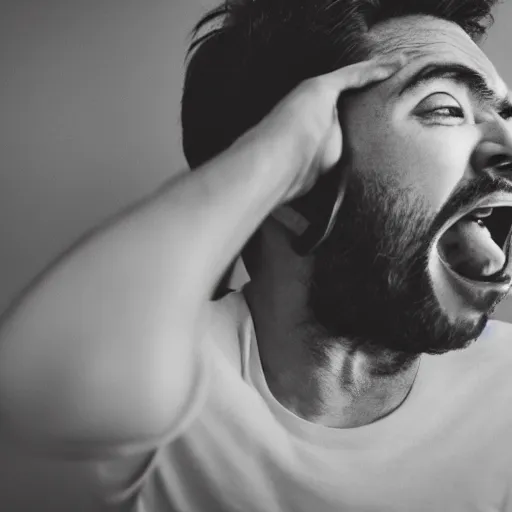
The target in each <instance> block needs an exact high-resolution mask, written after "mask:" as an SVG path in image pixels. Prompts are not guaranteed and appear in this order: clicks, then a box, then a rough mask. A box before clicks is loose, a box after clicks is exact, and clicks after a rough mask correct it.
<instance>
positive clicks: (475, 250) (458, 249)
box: [437, 194, 512, 284]
mask: <svg viewBox="0 0 512 512" xmlns="http://www.w3.org/2000/svg"><path fill="white" fill-rule="evenodd" d="M511 228H512V197H511V196H510V195H507V196H504V195H503V194H500V196H496V195H495V196H494V197H491V198H487V199H486V200H484V201H481V202H480V203H479V204H477V205H476V206H474V207H473V208H472V209H470V210H468V211H466V212H463V213H462V214H461V215H460V216H458V218H456V219H455V220H454V221H452V223H451V224H449V225H448V226H447V227H446V228H445V230H444V231H443V232H442V233H441V235H440V238H439V240H438V243H437V252H438V254H439V257H440V259H441V261H442V262H443V263H444V264H445V266H447V267H448V268H449V269H450V270H451V271H452V272H454V273H455V274H457V275H458V276H459V277H462V278H463V279H464V280H466V281H467V280H469V281H471V282H473V283H495V284H499V283H508V282H510V281H511V280H512V254H511V253H512V243H511V238H512V229H511Z"/></svg>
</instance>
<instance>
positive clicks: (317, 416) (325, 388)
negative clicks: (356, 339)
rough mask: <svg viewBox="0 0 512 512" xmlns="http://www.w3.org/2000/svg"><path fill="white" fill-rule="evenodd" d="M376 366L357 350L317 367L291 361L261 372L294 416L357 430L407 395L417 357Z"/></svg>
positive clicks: (339, 353) (335, 355) (334, 356)
mask: <svg viewBox="0 0 512 512" xmlns="http://www.w3.org/2000/svg"><path fill="white" fill-rule="evenodd" d="M373 357H374V358H375V361H377V360H378V362H379V368H378V370H376V368H375V365H374V364H372V363H373V362H374V361H373V358H369V357H368V356H367V355H366V354H362V353H361V352H353V353H351V354H347V353H346V352H345V351H343V350H341V351H336V353H331V354H329V357H328V362H327V363H326V364H323V365H321V366H318V365H315V366H314V367H312V366H311V362H310V363H309V365H307V366H302V371H301V369H300V368H301V366H300V365H297V364H295V365H294V370H293V371H292V372H290V371H288V372H285V373H277V374H276V373H275V372H272V371H271V370H270V368H269V367H268V366H267V368H265V366H266V365H263V366H264V373H265V378H266V381H267V384H268V386H269V389H270V391H271V392H272V394H273V395H274V397H275V398H276V399H277V400H278V401H279V402H280V403H281V405H283V406H284V407H285V408H287V409H288V410H290V411H291V412H293V413H294V414H295V415H296V416H298V417H300V418H302V419H304V420H306V421H310V422H312V423H317V424H320V425H324V426H327V427H332V428H355V427H360V426H364V425H368V424H370V423H373V422H375V421H377V420H379V419H382V418H384V417H385V416H388V415H389V414H391V413H392V412H393V411H395V410H396V409H397V408H399V407H400V406H401V405H402V404H403V402H404V401H405V399H406V398H407V396H408V394H409V392H410V390H411V388H412V386H413V383H414V380H415V377H416V374H417V371H418V367H419V357H418V358H415V359H414V360H413V361H411V360H409V361H408V362H407V364H406V365H403V366H402V367H401V368H400V369H397V368H394V369H393V371H387V372H385V371H383V368H382V360H383V358H382V357H379V356H373Z"/></svg>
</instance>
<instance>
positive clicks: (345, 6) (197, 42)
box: [181, 0, 496, 169]
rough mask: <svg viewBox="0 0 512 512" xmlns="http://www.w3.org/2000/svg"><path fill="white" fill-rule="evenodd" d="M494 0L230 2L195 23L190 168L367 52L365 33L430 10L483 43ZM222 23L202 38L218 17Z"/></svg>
mask: <svg viewBox="0 0 512 512" xmlns="http://www.w3.org/2000/svg"><path fill="white" fill-rule="evenodd" d="M495 3H496V0H227V1H225V2H224V3H223V4H222V5H221V6H219V7H218V8H216V9H214V10H212V11H210V12H209V13H208V14H206V15H205V16H204V17H203V18H202V19H201V20H200V21H199V23H198V24H197V25H196V27H195V29H194V31H193V35H194V40H193V42H192V44H191V46H190V48H189V53H188V55H189V57H190V60H189V62H188V66H187V70H186V76H185V84H184V92H183V99H182V111H181V121H182V129H183V150H184V153H185V157H186V158H187V161H188V163H189V165H190V167H191V168H192V169H193V168H195V167H198V166H199V165H201V164H202V163H204V162H205V161H207V160H209V159H210V158H212V157H214V156H215V155H217V154H218V153H220V152H222V151H223V150H225V149H226V148H227V147H229V146H230V145H231V144H232V143H233V142H234V141H235V140H236V139H237V138H238V137H239V136H240V135H242V134H243V133H244V132H245V131H247V130H248V129H249V128H250V127H252V126H253V125H255V124H256V123H257V122H258V121H259V120H261V119H262V118H263V117H264V116H265V115H266V114H267V113H268V112H269V111H270V110H271V109H272V107H273V106H274V105H275V104H276V103H277V102H278V101H279V100H280V99H281V98H283V97H284V96H285V95H286V94H287V93H288V92H289V91H290V90H291V89H293V88H294V87H295V86H296V85H298V83H299V82H301V81H302V80H305V79H306V78H309V77H312V76H315V75H320V74H323V73H327V72H329V71H332V70H334V69H336V68H340V67H342V66H346V65H349V64H351V63H354V62H356V61H358V60H362V59H364V58H367V57H368V53H369V48H368V45H367V41H366V38H365V35H366V33H367V32H368V30H369V29H370V28H371V27H372V26H373V25H375V24H376V23H378V22H380V21H384V20H387V19H390V18H395V17H400V16H405V15H414V14H425V15H431V16H435V17H438V18H442V19H445V20H448V21H451V22H454V23H456V24H458V25H459V26H460V27H461V28H462V29H463V30H465V31H466V32H467V33H468V34H469V35H470V36H471V37H472V38H473V40H475V41H477V42H478V41H479V40H480V38H481V37H482V36H483V35H484V34H485V32H486V30H487V27H488V26H489V25H490V24H491V23H492V16H491V13H490V11H491V8H492V7H493V6H494V4H495ZM216 21H217V22H220V26H216V27H214V28H212V29H211V30H210V31H209V32H207V33H206V34H204V35H202V36H201V37H198V34H199V32H200V31H201V30H202V29H204V28H206V27H207V26H208V25H210V24H211V23H214V22H216Z"/></svg>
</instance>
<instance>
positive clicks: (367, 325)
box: [305, 171, 503, 373]
mask: <svg viewBox="0 0 512 512" xmlns="http://www.w3.org/2000/svg"><path fill="white" fill-rule="evenodd" d="M502 188H503V187H500V186H499V184H497V182H496V181H495V180H493V179H491V178H490V177H488V176H483V177H481V178H479V179H478V180H475V181H474V182H473V183H471V184H469V185H466V186H465V188H463V189H462V188H461V189H460V190H458V191H456V193H454V194H453V197H452V199H451V200H450V201H449V202H447V204H446V205H445V207H444V208H443V210H442V211H441V212H440V213H439V214H438V215H433V214H432V211H431V209H430V208H429V207H428V205H427V204H426V203H425V200H424V199H422V198H421V197H419V195H418V192H416V193H414V191H412V190H410V189H403V187H402V189H400V187H399V186H398V185H397V184H396V183H391V180H387V182H386V181H385V180H379V179H378V178H375V177H373V176H372V177H370V178H369V177H367V176H364V182H363V175H362V173H358V172H354V171H352V172H351V175H350V180H349V183H348V187H347V191H346V195H345V199H344V202H343V204H342V206H341V208H340V211H339V213H338V216H337V221H336V225H335V226H334V229H333V231H332V233H331V235H330V236H329V238H328V239H327V240H326V241H325V242H324V243H323V245H321V246H320V247H319V248H318V249H317V252H316V253H315V257H314V262H313V268H312V273H311V276H310V280H309V283H308V287H309V295H308V309H309V311H310V313H311V318H308V320H307V321H306V322H305V324H307V325H309V326H312V325H314V326H315V328H317V329H318V328H320V331H321V333H322V339H323V340H335V341H333V343H342V344H344V346H346V348H347V349H349V350H362V351H364V352H366V353H370V354H379V355H380V356H381V357H382V358H383V366H382V369H381V371H382V372H383V373H390V372H393V371H398V369H399V368H403V367H404V366H406V365H407V363H412V362H413V361H414V360H415V359H416V358H417V356H418V355H420V354H422V353H427V354H442V353H445V352H448V351H452V350H457V349H462V348H466V347H467V346H469V345H470V344H471V342H472V341H474V340H475V339H477V338H478V337H479V336H480V335H481V334H482V332H483V330H484V329H485V327H486V324H487V322H488V320H489V314H490V312H488V313H485V312H483V313H482V315H481V316H479V317H478V319H477V320H475V319H474V318H473V319H470V318H467V317H464V316H463V315H461V316H460V318H458V319H457V320H456V321H454V320H450V318H449V316H448V314H447V312H446V311H444V310H443V309H442V308H441V306H440V304H439V301H438V300H437V298H436V295H435V292H434V287H433V285H432V281H431V276H430V273H429V270H428V262H429V258H430V256H431V255H432V251H434V250H436V247H435V246H434V244H433V242H434V239H435V237H436V235H437V234H438V233H439V230H440V229H441V227H442V226H443V225H444V223H445V222H447V221H448V220H449V219H450V218H451V217H452V216H453V215H454V214H456V213H457V212H458V211H459V210H460V208H461V207H462V206H464V205H467V204H470V203H471V202H472V201H474V200H475V199H478V198H480V197H484V196H485V195H487V194H489V193H491V192H495V191H497V190H500V189H502ZM310 348H313V351H314V352H315V351H316V352H317V353H319V354H320V353H321V352H322V351H323V350H322V347H320V346H318V347H316V350H315V347H310ZM323 348H325V347H323ZM386 354H387V355H388V356H389V357H386ZM377 371H378V370H377Z"/></svg>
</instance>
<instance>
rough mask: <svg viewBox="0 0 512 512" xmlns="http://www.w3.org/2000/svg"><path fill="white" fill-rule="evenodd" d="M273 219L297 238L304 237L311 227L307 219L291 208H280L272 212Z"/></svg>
mask: <svg viewBox="0 0 512 512" xmlns="http://www.w3.org/2000/svg"><path fill="white" fill-rule="evenodd" d="M271 217H273V218H274V219H275V220H277V222H279V223H280V224H282V225H283V226H285V227H286V228H287V229H289V230H290V231H291V232H292V233H294V234H295V235H296V236H301V235H303V234H304V233H305V231H306V230H307V229H308V228H309V226H310V225H311V223H310V222H309V221H308V220H306V218H305V217H303V216H302V215H301V214H300V213H299V212H298V211H296V210H294V209H293V208H291V207H290V206H280V207H279V208H277V209H276V210H274V211H273V212H272V214H271Z"/></svg>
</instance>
